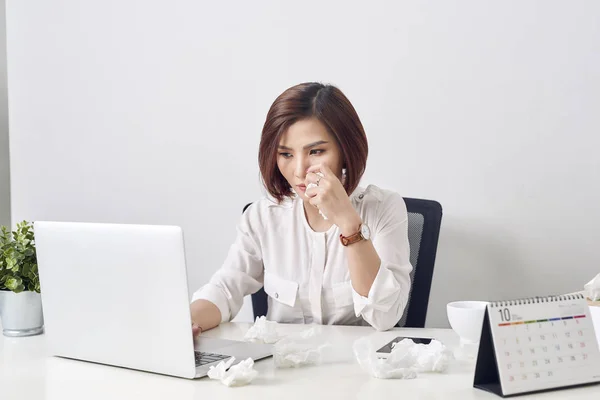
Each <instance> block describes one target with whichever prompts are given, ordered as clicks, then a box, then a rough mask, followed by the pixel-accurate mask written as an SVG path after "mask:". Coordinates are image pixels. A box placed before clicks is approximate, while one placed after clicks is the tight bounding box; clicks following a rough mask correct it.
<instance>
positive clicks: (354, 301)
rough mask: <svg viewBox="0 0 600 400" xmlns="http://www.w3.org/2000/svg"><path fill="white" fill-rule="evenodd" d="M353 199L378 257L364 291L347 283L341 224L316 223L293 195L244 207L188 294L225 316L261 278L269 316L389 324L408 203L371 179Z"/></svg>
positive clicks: (397, 302)
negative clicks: (227, 240) (222, 249)
mask: <svg viewBox="0 0 600 400" xmlns="http://www.w3.org/2000/svg"><path fill="white" fill-rule="evenodd" d="M350 199H351V201H352V204H353V205H354V207H355V209H356V211H357V212H358V214H359V215H360V217H361V219H362V221H363V223H365V224H367V226H368V227H369V228H370V230H371V240H372V241H373V245H374V246H375V249H376V250H377V254H378V255H379V258H380V259H381V265H380V267H379V272H378V274H377V276H376V278H375V281H374V282H373V285H372V287H371V290H370V291H369V293H368V296H367V297H363V296H361V295H360V294H358V293H357V292H356V291H355V290H354V288H353V287H352V284H351V281H350V272H349V270H348V261H347V258H346V252H345V247H344V246H342V244H341V243H340V240H339V236H340V231H339V228H338V227H337V226H336V225H333V226H332V227H331V228H330V229H329V230H328V231H327V232H315V231H313V230H312V228H311V227H310V225H309V224H308V222H307V220H306V216H305V214H304V208H303V207H304V206H303V201H302V199H301V198H300V197H299V196H296V197H295V198H293V199H288V200H285V201H283V202H282V203H281V204H277V203H276V202H275V201H273V200H272V199H270V198H263V199H262V200H260V201H258V202H256V203H254V204H252V205H251V206H250V207H249V208H248V209H247V210H246V212H245V213H244V214H243V215H242V217H241V221H240V223H239V225H238V228H237V232H238V233H237V238H236V240H235V242H234V243H233V244H232V246H231V247H230V249H229V253H228V255H227V258H226V259H225V263H224V264H223V266H222V267H221V268H220V269H219V270H218V271H217V272H216V273H215V274H214V275H213V276H212V278H211V279H210V282H209V283H208V284H206V285H204V286H203V287H201V288H200V289H199V290H198V291H196V292H195V293H194V295H193V297H192V301H195V300H197V299H205V300H209V301H211V302H212V303H214V304H215V305H216V306H217V307H218V308H219V310H220V311H221V316H222V322H227V321H230V320H231V319H232V318H233V317H235V315H236V314H237V313H238V312H239V310H240V308H241V306H242V303H243V299H244V296H247V295H249V294H252V293H255V292H256V291H258V290H259V289H260V288H261V287H263V285H264V288H265V292H266V293H267V294H268V307H269V308H268V313H267V319H269V320H273V321H277V322H288V323H317V324H343V325H366V324H367V323H368V324H370V325H371V326H373V327H374V328H375V329H377V330H387V329H390V328H392V327H394V326H395V325H396V324H397V323H398V321H399V320H400V318H401V317H402V314H403V312H404V308H405V306H406V304H407V301H408V294H409V292H410V285H411V282H410V276H409V274H410V272H411V270H412V266H411V265H410V261H409V244H408V215H407V212H406V204H405V203H404V199H403V198H402V197H401V196H400V195H398V194H397V193H394V192H390V191H387V190H383V189H380V188H378V187H377V186H374V185H370V186H368V187H367V188H366V189H364V188H360V187H359V188H357V189H356V190H355V191H354V193H353V194H352V195H351V196H350Z"/></svg>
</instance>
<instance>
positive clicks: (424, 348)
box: [353, 338, 453, 379]
mask: <svg viewBox="0 0 600 400" xmlns="http://www.w3.org/2000/svg"><path fill="white" fill-rule="evenodd" d="M353 349H354V355H355V356H356V360H357V361H358V363H359V364H360V366H361V367H362V369H363V370H364V371H366V372H368V373H369V374H371V375H372V376H374V377H375V378H379V379H413V378H416V377H417V372H443V371H445V370H446V368H447V367H448V364H449V363H450V360H451V359H452V357H453V355H452V352H451V351H450V350H448V349H447V348H446V346H444V345H443V344H442V343H441V342H439V341H437V340H432V341H431V343H430V344H428V345H424V344H416V343H415V342H413V341H412V340H410V339H404V340H402V341H400V342H398V343H396V344H395V345H394V346H393V348H392V351H391V353H390V354H389V356H388V358H387V359H383V358H379V357H378V356H377V354H376V352H375V348H374V347H373V345H372V344H371V342H370V341H369V340H368V339H367V338H362V339H359V340H357V341H356V342H355V343H354V346H353Z"/></svg>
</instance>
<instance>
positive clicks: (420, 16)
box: [7, 0, 600, 326]
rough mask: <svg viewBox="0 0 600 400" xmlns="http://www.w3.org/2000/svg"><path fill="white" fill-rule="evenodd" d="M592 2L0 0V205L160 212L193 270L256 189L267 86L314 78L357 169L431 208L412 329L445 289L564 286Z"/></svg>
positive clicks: (584, 229)
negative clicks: (352, 130)
mask: <svg viewBox="0 0 600 400" xmlns="http://www.w3.org/2000/svg"><path fill="white" fill-rule="evenodd" d="M599 16H600V2H597V1H593V0H590V1H568V2H567V1H557V0H555V1H550V0H540V1H525V0H519V1H506V0H504V1H487V2H481V1H476V0H471V1H418V2H417V1H414V2H398V1H372V2H364V1H355V2H348V1H341V0H338V1H329V2H324V1H304V2H302V3H301V4H299V3H292V2H278V1H259V2H246V1H235V2H220V3H219V2H198V1H192V0H178V1H165V0H144V1H133V0H111V1H109V0H102V1H100V0H97V1H86V2H81V1H78V0H51V1H50V0H10V1H9V4H8V8H7V23H8V72H9V78H8V79H9V100H10V127H11V143H10V145H11V178H12V204H13V208H12V217H13V219H14V220H20V219H29V220H36V219H57V220H74V221H100V222H125V223H153V224H179V225H181V226H182V227H183V228H184V231H185V233H186V246H187V251H188V263H189V269H190V272H189V277H190V287H191V288H196V287H198V286H199V285H201V284H202V283H203V282H205V281H206V280H207V279H208V278H209V276H210V275H211V274H212V273H213V272H214V271H215V270H216V269H217V268H218V267H219V266H220V263H221V262H222V260H223V258H224V256H225V254H226V251H227V248H228V246H229V243H230V242H231V241H232V240H233V238H234V233H235V224H236V222H237V220H238V217H239V214H240V212H241V208H242V206H243V205H244V204H245V203H246V202H249V201H253V200H255V199H257V197H258V196H260V194H261V191H260V186H259V176H258V168H257V161H256V159H257V155H256V153H257V146H258V142H259V136H260V131H261V128H262V123H263V122H264V118H265V115H266V112H267V110H268V108H269V106H270V104H271V102H272V101H273V100H274V99H275V97H276V96H277V95H278V94H279V93H280V92H281V91H283V90H284V89H285V88H287V87H289V86H291V85H293V84H296V83H299V82H303V81H308V80H319V81H325V82H330V83H334V84H337V85H338V86H339V87H340V88H341V89H342V90H343V91H344V92H345V93H346V94H347V95H348V97H349V98H350V100H351V101H352V102H353V103H354V105H355V107H356V108H357V110H358V112H359V114H360V116H361V118H362V121H363V123H364V125H365V128H366V130H367V134H368V136H369V139H370V146H371V153H370V159H369V164H368V169H367V174H366V176H365V179H364V183H376V184H378V185H380V186H383V187H386V188H391V189H394V190H396V191H398V192H400V193H401V194H402V195H404V196H412V197H423V198H432V199H436V200H438V201H440V202H441V203H442V205H443V206H444V219H443V230H442V233H441V237H440V244H439V251H438V259H437V264H436V272H435V277H434V282H433V288H432V295H431V301H430V309H429V314H428V322H427V323H428V325H429V326H445V325H446V324H447V320H446V315H445V304H446V303H447V302H448V301H452V300H457V299H506V298H511V297H516V296H533V295H544V294H553V293H559V292H567V291H572V290H578V289H581V288H582V286H583V284H584V283H585V282H587V280H589V279H590V278H591V277H592V276H593V275H595V274H596V273H598V272H600V253H599V252H598V251H597V248H598V241H599V239H600V212H598V206H599V205H600V188H599V187H598V182H599V179H598V178H599V175H598V171H599V168H598V166H599V165H598V164H599V163H598V148H599V145H600V139H599V135H598V133H599V130H600V112H599V110H600V18H599ZM165 279H166V277H165ZM244 312H245V313H246V314H244V316H246V317H249V315H250V314H249V309H247V310H245V311H244Z"/></svg>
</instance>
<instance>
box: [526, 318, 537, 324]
mask: <svg viewBox="0 0 600 400" xmlns="http://www.w3.org/2000/svg"><path fill="white" fill-rule="evenodd" d="M536 322H537V321H536V320H535V319H534V320H533V321H525V323H526V324H535V323H536Z"/></svg>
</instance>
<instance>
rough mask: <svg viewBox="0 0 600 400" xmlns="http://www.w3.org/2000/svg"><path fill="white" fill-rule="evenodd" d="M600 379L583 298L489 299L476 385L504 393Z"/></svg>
mask: <svg viewBox="0 0 600 400" xmlns="http://www.w3.org/2000/svg"><path fill="white" fill-rule="evenodd" d="M597 382H600V350H599V348H598V342H597V340H596V335H595V332H594V326H593V323H592V319H591V316H590V311H589V309H588V306H587V303H586V301H585V298H584V297H583V296H582V295H580V294H577V295H565V296H550V297H536V298H529V299H521V300H509V301H498V302H491V303H489V304H488V305H487V309H486V311H485V317H484V321H483V327H482V333H481V341H480V343H479V352H478V356H477V366H476V369H475V380H474V386H475V387H477V388H480V389H484V390H487V391H490V392H493V393H496V394H498V395H500V396H503V397H505V396H511V395H517V394H524V393H530V392H537V391H545V390H552V389H558V388H565V387H569V386H578V385H584V384H591V383H597Z"/></svg>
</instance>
